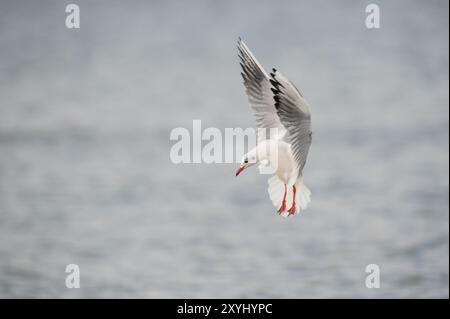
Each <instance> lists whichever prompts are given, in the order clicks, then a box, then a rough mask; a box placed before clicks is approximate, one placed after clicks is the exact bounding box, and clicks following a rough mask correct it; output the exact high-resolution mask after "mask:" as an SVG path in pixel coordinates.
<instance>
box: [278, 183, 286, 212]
mask: <svg viewBox="0 0 450 319" xmlns="http://www.w3.org/2000/svg"><path fill="white" fill-rule="evenodd" d="M285 210H286V184H284V195H283V201H282V202H281V207H280V209H279V210H278V213H279V214H281V213H282V212H284V211H285Z"/></svg>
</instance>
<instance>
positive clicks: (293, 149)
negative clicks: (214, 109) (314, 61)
mask: <svg viewBox="0 0 450 319" xmlns="http://www.w3.org/2000/svg"><path fill="white" fill-rule="evenodd" d="M238 51H239V58H240V60H241V62H240V65H241V67H242V73H241V74H242V77H243V78H244V85H245V88H246V93H247V95H248V100H249V102H250V105H251V107H252V109H253V110H254V112H255V117H256V125H257V128H258V143H257V146H256V147H255V148H253V149H252V150H250V151H249V152H248V153H247V154H245V155H244V156H243V157H242V161H241V164H240V166H239V168H238V170H237V171H236V176H238V175H239V174H240V173H241V172H242V171H243V170H244V169H246V168H248V167H250V166H253V165H255V164H259V168H260V169H263V168H264V167H270V168H272V169H273V172H274V175H273V176H272V177H270V178H269V180H268V184H269V188H268V191H269V196H270V199H271V200H272V202H273V204H274V205H275V207H276V208H277V209H278V213H279V214H280V215H282V216H290V215H295V214H298V213H299V212H300V210H304V209H305V208H306V207H307V206H308V203H309V202H310V201H311V198H310V196H311V191H310V190H309V189H308V187H306V185H305V184H304V183H303V177H302V176H303V168H304V166H305V163H306V158H307V156H308V151H309V147H310V145H311V134H312V133H311V113H310V111H309V106H308V103H307V102H306V100H305V99H304V98H303V95H302V94H301V93H300V92H299V90H298V89H297V88H296V87H295V85H294V84H292V83H291V82H290V81H289V80H288V79H287V78H285V77H284V76H283V75H282V74H281V73H280V72H279V71H277V70H276V69H272V72H271V73H270V74H267V72H266V71H265V70H264V69H263V67H262V66H261V64H259V62H258V61H257V60H256V58H255V57H254V56H253V54H252V52H251V51H250V49H249V48H248V47H247V45H245V43H244V41H242V39H241V38H239V40H238ZM259 132H263V133H265V134H260V133H259ZM267 132H268V133H267Z"/></svg>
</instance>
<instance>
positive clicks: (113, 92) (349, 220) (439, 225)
mask: <svg viewBox="0 0 450 319" xmlns="http://www.w3.org/2000/svg"><path fill="white" fill-rule="evenodd" d="M73 2H74V3H77V4H78V5H79V6H80V9H81V28H80V29H77V30H70V29H67V28H66V27H65V19H66V13H65V5H66V3H65V2H64V1H62V2H61V1H3V0H2V1H1V2H0V297H3V298H17V297H32V298H44V297H59V298H78V297H86V298H94V297H100V298H107V297H121V298H135V297H137V298H151V297H160V298H169V297H180V298H200V297H209V298H214V297H244V298H245V297H257V298H266V297H275V298H278V297H288V298H324V297H337V298H350V297H358V298H391V297H392V298H410V297H413V298H421V297H423V298H428V297H438V298H448V297H449V213H448V209H449V169H448V164H449V135H448V129H449V118H448V117H449V89H448V85H449V73H448V70H449V51H448V47H449V42H448V35H449V34H448V25H449V16H448V9H449V8H448V2H447V1H438V0H435V1H377V2H376V3H377V4H379V6H380V9H381V28H380V29H367V28H366V27H365V23H364V20H365V17H366V13H365V7H366V5H367V4H368V3H370V2H369V1H353V2H350V1H346V2H342V1H339V2H338V1H331V0H330V1H280V2H278V1H277V2H274V1H245V2H244V1H227V2H225V1H224V2H219V1H192V2H190V3H189V4H188V3H187V1H186V3H182V2H181V1H177V2H175V1H169V2H167V3H165V4H162V2H159V3H156V2H155V3H151V2H150V1H148V2H147V1H126V2H125V1H104V0H102V1H81V0H77V1H73ZM238 36H242V37H243V38H244V40H245V41H246V42H247V44H248V45H249V46H250V48H251V49H252V50H253V51H254V53H255V54H256V55H257V57H258V58H259V60H260V62H261V63H262V64H263V65H264V66H266V68H267V69H270V68H271V67H277V68H278V69H279V70H281V71H282V72H283V73H284V74H285V75H286V76H288V77H289V78H290V79H291V80H292V81H293V82H294V83H295V84H296V85H297V87H299V88H300V89H301V91H302V93H303V94H304V96H305V97H306V98H307V99H308V101H309V103H310V105H311V109H312V119H313V132H314V137H313V144H312V147H311V150H310V153H309V154H310V155H309V159H308V163H307V166H306V168H305V172H304V178H305V183H306V184H307V185H308V186H309V188H310V189H311V190H312V203H311V205H310V207H309V208H308V209H307V210H306V211H305V212H303V213H302V214H301V215H299V216H295V217H294V218H282V217H280V216H278V215H277V214H276V211H275V209H274V207H272V204H271V202H270V200H269V198H268V195H267V189H266V188H267V183H266V179H267V176H262V175H259V174H257V172H256V170H254V171H248V172H246V173H244V174H242V175H241V176H239V178H236V177H235V176H234V171H235V169H236V165H232V164H210V165H208V164H182V165H174V164H172V162H171V161H170V158H169V151H170V148H171V146H172V145H173V142H171V141H170V140H169V134H170V132H171V130H172V129H173V128H175V127H186V128H188V129H189V130H191V127H192V120H193V119H201V120H202V125H203V126H204V127H218V128H221V129H222V128H225V127H251V126H252V125H253V117H252V112H251V110H250V108H249V106H248V103H247V99H246V96H245V93H244V88H243V85H242V83H241V77H240V74H239V73H240V69H239V64H238V58H237V52H236V40H237V38H238ZM68 264H77V265H78V266H79V267H80V275H81V281H80V284H81V288H80V289H68V288H66V286H65V278H66V275H67V274H66V273H65V267H66V265H68ZM368 264H377V265H378V266H379V267H380V272H381V273H380V282H381V287H380V288H379V289H368V288H366V285H365V279H366V276H367V275H368V274H367V273H366V272H365V267H366V266H367V265H368Z"/></svg>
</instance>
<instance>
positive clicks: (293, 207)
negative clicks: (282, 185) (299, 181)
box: [288, 185, 297, 215]
mask: <svg viewBox="0 0 450 319" xmlns="http://www.w3.org/2000/svg"><path fill="white" fill-rule="evenodd" d="M292 191H293V192H294V195H293V196H292V206H291V208H289V210H288V212H289V215H294V214H295V211H296V207H295V193H296V192H297V189H296V188H295V185H294V186H292Z"/></svg>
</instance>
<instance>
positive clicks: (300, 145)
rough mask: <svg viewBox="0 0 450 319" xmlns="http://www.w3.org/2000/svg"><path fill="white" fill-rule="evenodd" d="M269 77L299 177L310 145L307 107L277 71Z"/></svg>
mask: <svg viewBox="0 0 450 319" xmlns="http://www.w3.org/2000/svg"><path fill="white" fill-rule="evenodd" d="M270 76H271V79H270V83H271V84H272V85H273V88H272V92H273V94H274V97H273V98H274V100H275V109H276V110H277V114H278V116H279V119H280V122H281V123H282V125H283V126H284V127H285V128H286V130H287V135H286V139H287V140H288V142H289V143H290V144H291V148H292V153H293V156H294V159H295V161H296V163H297V165H298V170H299V175H301V174H302V170H303V167H304V166H305V163H306V158H307V156H308V151H309V147H310V145H311V134H312V133H311V113H310V111H309V106H308V103H307V102H306V100H305V99H304V98H303V96H302V94H301V93H300V92H299V91H298V90H297V88H296V87H295V86H294V85H293V84H292V83H291V82H290V81H289V80H288V79H287V78H285V77H284V76H283V75H282V74H281V73H280V72H279V71H277V70H275V69H273V72H272V73H270Z"/></svg>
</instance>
